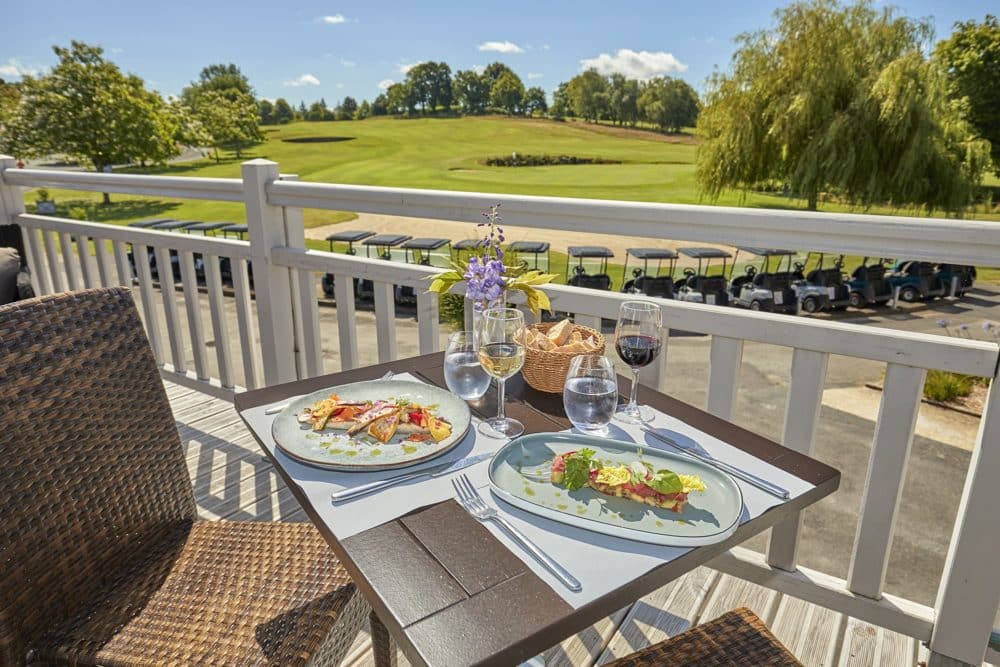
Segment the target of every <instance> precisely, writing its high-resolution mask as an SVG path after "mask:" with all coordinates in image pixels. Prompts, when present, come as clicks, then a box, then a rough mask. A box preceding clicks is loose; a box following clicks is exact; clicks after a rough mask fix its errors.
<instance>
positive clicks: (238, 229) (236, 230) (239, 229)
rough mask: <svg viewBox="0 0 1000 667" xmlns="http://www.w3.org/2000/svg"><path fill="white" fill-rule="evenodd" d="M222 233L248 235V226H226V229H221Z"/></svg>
mask: <svg viewBox="0 0 1000 667" xmlns="http://www.w3.org/2000/svg"><path fill="white" fill-rule="evenodd" d="M219 231H220V232H234V233H236V234H246V233H247V226H246V225H241V224H236V223H234V224H232V225H226V226H225V227H219Z"/></svg>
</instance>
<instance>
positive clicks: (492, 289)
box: [463, 257, 507, 301]
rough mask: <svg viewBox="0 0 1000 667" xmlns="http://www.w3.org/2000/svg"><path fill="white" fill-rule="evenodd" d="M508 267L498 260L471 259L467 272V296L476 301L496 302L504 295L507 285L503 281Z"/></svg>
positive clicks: (465, 276)
mask: <svg viewBox="0 0 1000 667" xmlns="http://www.w3.org/2000/svg"><path fill="white" fill-rule="evenodd" d="M505 271H506V267H505V266H504V265H503V262H501V261H500V260H496V259H491V260H486V261H483V260H482V259H480V258H479V257H471V258H469V264H468V267H467V268H466V270H465V275H464V276H463V277H464V278H465V295H466V296H467V297H468V298H470V299H473V300H475V301H495V300H497V299H499V298H500V295H502V294H503V291H504V289H505V288H506V287H507V283H506V282H505V281H504V279H503V274H504V272H505Z"/></svg>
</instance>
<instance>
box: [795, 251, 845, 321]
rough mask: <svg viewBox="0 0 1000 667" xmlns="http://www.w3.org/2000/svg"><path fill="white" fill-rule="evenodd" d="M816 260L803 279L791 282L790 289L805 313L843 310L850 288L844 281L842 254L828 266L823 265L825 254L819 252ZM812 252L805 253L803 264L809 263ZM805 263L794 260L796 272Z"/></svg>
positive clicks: (803, 267)
mask: <svg viewBox="0 0 1000 667" xmlns="http://www.w3.org/2000/svg"><path fill="white" fill-rule="evenodd" d="M815 254H816V255H818V258H817V260H816V268H814V269H812V270H811V271H809V273H807V274H806V277H805V278H804V279H800V280H796V281H795V282H794V283H792V289H794V290H795V293H796V295H798V298H799V303H800V304H801V305H802V310H804V311H805V312H807V313H815V312H818V311H820V310H826V309H830V310H843V309H844V308H847V306H848V304H849V303H850V299H849V297H850V290H849V289H848V287H847V284H846V283H844V273H843V268H844V256H843V255H840V256H839V257H837V259H836V260H834V262H833V264H832V265H830V266H826V265H825V262H824V260H825V258H826V256H825V255H824V254H823V253H821V252H818V253H815ZM812 256H813V253H809V254H808V255H806V261H805V264H809V260H810V258H811V257H812ZM805 264H803V263H802V262H795V263H794V264H793V265H792V266H794V267H795V270H796V272H797V273H799V274H801V273H802V272H803V271H804V270H805Z"/></svg>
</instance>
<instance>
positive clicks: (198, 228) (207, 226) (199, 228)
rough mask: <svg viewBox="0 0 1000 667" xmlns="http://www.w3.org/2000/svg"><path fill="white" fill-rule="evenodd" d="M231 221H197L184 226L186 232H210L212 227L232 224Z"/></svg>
mask: <svg viewBox="0 0 1000 667" xmlns="http://www.w3.org/2000/svg"><path fill="white" fill-rule="evenodd" d="M232 224H234V223H232V222H197V223H195V224H193V225H189V226H187V227H185V228H184V231H186V232H210V231H212V230H214V229H221V228H222V227H226V226H227V225H232Z"/></svg>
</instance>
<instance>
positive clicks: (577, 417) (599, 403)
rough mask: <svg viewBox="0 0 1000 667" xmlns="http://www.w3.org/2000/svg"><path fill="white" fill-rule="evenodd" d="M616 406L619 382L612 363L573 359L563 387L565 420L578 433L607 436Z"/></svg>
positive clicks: (601, 359) (587, 357) (595, 358)
mask: <svg viewBox="0 0 1000 667" xmlns="http://www.w3.org/2000/svg"><path fill="white" fill-rule="evenodd" d="M617 405H618V382H617V381H616V375H615V367H614V364H613V363H611V360H610V359H608V358H607V357H604V356H600V355H596V354H595V355H583V354H582V355H580V356H578V357H573V359H572V360H571V361H570V364H569V372H568V373H567V374H566V384H565V386H564V387H563V407H565V409H566V416H567V417H568V418H569V420H570V422H572V423H573V426H575V427H576V428H577V429H579V430H580V431H583V432H585V433H588V434H590V435H607V434H608V424H610V423H611V419H612V418H613V417H614V416H615V408H616V407H617Z"/></svg>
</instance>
